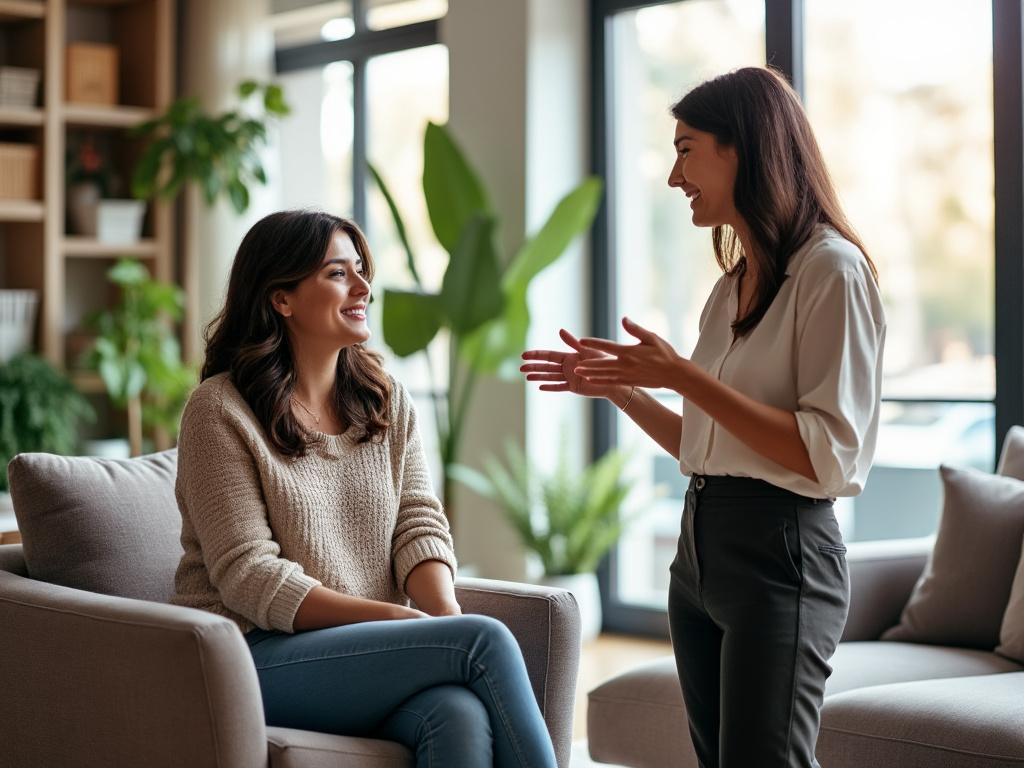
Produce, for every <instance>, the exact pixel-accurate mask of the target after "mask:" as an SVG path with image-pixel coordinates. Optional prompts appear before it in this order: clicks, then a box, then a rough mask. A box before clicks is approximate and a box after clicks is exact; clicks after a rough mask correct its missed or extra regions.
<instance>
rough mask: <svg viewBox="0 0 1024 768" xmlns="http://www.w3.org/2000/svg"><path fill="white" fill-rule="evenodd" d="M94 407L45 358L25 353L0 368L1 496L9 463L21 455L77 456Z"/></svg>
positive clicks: (4, 487) (6, 484)
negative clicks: (82, 430) (82, 427)
mask: <svg viewBox="0 0 1024 768" xmlns="http://www.w3.org/2000/svg"><path fill="white" fill-rule="evenodd" d="M94 418H95V413H94V412H93V410H92V407H91V406H90V405H89V402H88V400H86V399H85V398H84V397H83V396H82V395H81V394H79V392H78V391H77V390H76V389H75V387H74V385H73V384H72V383H71V382H70V381H69V380H68V378H67V377H66V376H65V375H64V374H62V373H60V372H59V371H58V370H56V369H55V368H54V367H53V366H52V365H50V363H48V362H47V361H46V360H43V359H42V358H40V357H36V356H35V355H30V354H21V355H17V356H15V357H12V358H11V359H10V360H8V361H7V362H6V363H4V364H3V365H0V462H2V463H3V466H2V471H0V492H6V491H7V489H8V480H7V463H8V462H9V461H10V460H11V459H12V458H14V457H15V456H16V455H18V454H19V453H25V452H29V451H45V452H46V453H60V454H69V453H73V452H74V451H75V450H76V449H77V447H78V443H79V437H80V435H79V426H80V425H81V424H82V422H87V421H92V420H93V419H94Z"/></svg>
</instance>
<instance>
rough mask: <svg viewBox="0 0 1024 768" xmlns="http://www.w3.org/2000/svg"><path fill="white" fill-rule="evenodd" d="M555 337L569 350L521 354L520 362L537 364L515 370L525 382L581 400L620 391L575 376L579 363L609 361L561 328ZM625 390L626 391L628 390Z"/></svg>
mask: <svg viewBox="0 0 1024 768" xmlns="http://www.w3.org/2000/svg"><path fill="white" fill-rule="evenodd" d="M558 335H559V336H560V337H561V338H562V341H564V342H565V343H566V344H567V345H568V346H569V347H571V348H572V349H573V351H572V352H561V351H557V350H551V349H529V350H527V351H526V352H523V355H522V357H523V359H524V360H538V361H541V362H536V363H525V364H524V365H522V366H520V368H519V370H520V371H522V372H523V373H525V374H526V380H527V381H542V382H545V383H544V384H541V386H540V389H541V390H543V391H544V392H572V393H573V394H576V395H583V396H584V397H612V396H613V395H616V394H620V393H621V392H622V390H623V387H621V386H616V385H614V384H599V383H596V382H592V381H588V380H587V379H585V378H583V377H582V376H580V375H579V374H578V373H576V371H577V368H578V366H579V365H581V364H583V363H586V362H588V361H598V360H603V359H611V358H609V357H608V356H607V355H605V354H604V353H603V352H599V351H597V350H595V349H585V348H584V347H583V346H582V344H581V342H580V340H579V339H577V338H576V337H575V336H573V335H572V334H571V333H569V332H568V331H567V330H565V329H564V328H563V329H561V330H560V331H559V332H558ZM625 389H626V390H627V391H628V389H629V388H628V387H626V388H625Z"/></svg>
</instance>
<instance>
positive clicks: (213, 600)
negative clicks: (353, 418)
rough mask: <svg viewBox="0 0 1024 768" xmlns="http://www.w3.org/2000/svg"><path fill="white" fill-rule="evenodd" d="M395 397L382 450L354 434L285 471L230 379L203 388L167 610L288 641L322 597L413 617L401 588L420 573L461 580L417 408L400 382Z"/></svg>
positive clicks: (181, 487)
mask: <svg viewBox="0 0 1024 768" xmlns="http://www.w3.org/2000/svg"><path fill="white" fill-rule="evenodd" d="M392 388H393V389H392V396H391V427H390V428H389V429H388V430H387V433H386V436H385V439H384V441H383V442H382V443H376V442H369V443H363V444H359V443H357V442H356V440H355V437H354V436H353V435H352V433H353V432H354V431H355V430H353V429H350V430H348V431H347V432H346V433H344V434H342V435H328V436H325V438H324V441H323V442H322V443H320V444H318V445H315V446H311V447H310V449H309V450H308V451H307V453H306V455H305V456H304V457H303V458H301V459H290V458H288V457H285V456H282V455H281V454H279V453H278V452H277V451H276V450H275V449H274V447H273V445H272V444H271V443H270V442H269V441H268V440H267V438H266V437H265V433H264V431H263V428H262V427H261V426H260V424H259V422H258V421H257V420H256V416H255V415H254V414H253V412H252V410H251V409H250V408H249V405H248V404H247V403H246V402H245V400H244V399H243V398H242V396H241V394H239V392H238V390H237V389H235V387H234V385H233V384H232V383H231V381H230V379H229V377H228V374H220V375H217V376H212V377H210V378H209V379H207V380H206V381H204V382H203V383H202V384H200V385H199V387H198V388H197V389H196V391H195V392H194V393H193V394H192V397H191V398H190V399H189V402H188V405H187V406H186V407H185V412H184V414H183V415H182V419H181V433H180V435H179V438H178V480H177V485H176V492H177V498H178V507H179V509H180V510H181V517H182V530H181V543H182V546H183V547H184V549H185V553H184V555H182V558H181V563H180V564H179V565H178V571H177V573H176V575H175V579H174V586H175V593H176V594H175V596H174V597H173V598H172V601H171V602H173V603H175V604H176V605H186V606H190V607H193V608H202V609H204V610H208V611H212V612H214V613H218V614H220V615H222V616H226V617H228V618H229V619H232V620H234V621H235V622H236V623H237V624H238V625H239V627H240V628H241V630H242V632H248V631H249V630H250V629H252V628H253V627H254V626H258V627H262V628H264V629H277V630H281V631H283V632H292V631H294V630H293V627H292V622H293V621H294V618H295V612H296V610H298V607H299V604H300V603H301V602H302V601H303V600H304V599H305V597H306V595H307V594H308V593H309V591H310V590H311V589H313V587H315V586H318V585H321V584H322V585H323V586H325V587H329V588H330V589H333V590H336V591H338V592H342V593H345V594H348V595H353V596H356V597H364V598H369V599H371V600H382V601H387V602H391V603H398V604H404V603H406V602H407V599H406V596H405V594H404V591H403V588H404V585H405V579H406V577H407V576H408V575H409V572H410V571H412V569H413V568H415V567H416V566H417V565H418V564H420V563H421V562H423V561H425V560H440V561H442V562H444V563H446V564H447V565H448V566H449V567H450V568H451V569H452V573H453V574H454V572H455V568H456V563H455V554H454V552H453V551H452V539H451V536H450V535H449V533H448V523H447V521H446V519H445V516H444V514H443V513H442V510H441V503H440V502H439V501H438V500H437V497H436V495H435V494H434V492H433V489H432V486H431V482H430V476H429V472H428V470H427V465H426V461H425V458H424V454H423V447H422V445H421V443H420V437H419V432H418V430H417V427H416V412H415V409H414V407H413V404H412V400H411V399H410V397H409V394H408V393H407V392H406V391H405V388H404V387H402V385H401V384H399V383H398V382H397V381H395V380H394V379H392Z"/></svg>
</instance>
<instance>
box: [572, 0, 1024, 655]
mask: <svg viewBox="0 0 1024 768" xmlns="http://www.w3.org/2000/svg"><path fill="white" fill-rule="evenodd" d="M677 1H678V0H591V6H590V12H591V14H590V23H591V30H590V37H591V67H590V72H591V103H592V104H593V115H592V117H593V122H592V133H591V143H590V146H591V169H592V172H593V173H594V174H596V175H598V176H600V177H602V178H604V179H605V182H606V189H607V190H609V194H613V193H614V189H615V179H614V173H613V171H614V163H613V155H612V151H613V148H614V146H615V141H614V135H613V124H612V117H613V115H614V114H615V105H614V97H615V94H614V93H613V92H612V82H613V78H611V77H609V72H611V70H612V67H613V66H614V50H613V46H612V44H611V39H612V38H611V35H610V32H609V30H610V25H611V24H612V22H613V18H614V16H615V15H616V14H618V13H621V12H623V11H631V10H636V9H639V8H645V7H649V6H655V5H666V4H668V3H670V2H677ZM685 1H686V0H683V2H685ZM1022 4H1024V0H992V27H993V29H992V34H993V38H992V42H993V49H992V56H993V73H992V79H993V83H992V85H993V127H994V136H993V139H994V153H993V164H994V171H995V185H994V195H995V242H994V245H995V327H994V334H995V339H994V347H993V348H994V352H995V365H996V392H995V397H994V399H992V400H989V399H984V398H981V399H971V398H960V399H957V398H951V399H944V400H928V399H922V398H890V397H887V398H884V399H885V400H886V401H888V402H907V403H951V402H985V403H992V402H994V404H995V411H996V435H995V439H996V448H997V449H998V447H999V446H1001V445H1002V443H1003V439H1004V438H1005V436H1006V433H1007V432H1008V431H1009V429H1010V427H1011V426H1013V425H1014V424H1024V216H1022V213H1021V212H1022V211H1024V92H1022V88H1024V56H1022V39H1024V34H1022V21H1024V13H1022ZM764 6H765V60H766V61H767V62H768V63H769V64H771V65H773V66H775V67H777V68H778V69H780V70H781V71H782V72H784V73H785V74H786V76H787V77H788V78H789V79H790V82H791V83H792V84H793V86H794V88H795V89H796V91H797V93H799V94H801V96H802V95H803V86H804V77H803V75H804V65H803V56H804V45H803V20H804V7H803V6H804V3H803V0H764ZM610 210H611V208H610V205H609V199H608V196H606V198H605V200H604V201H602V204H601V207H600V209H599V210H598V214H597V219H596V221H595V224H594V231H593V238H592V262H591V263H592V269H591V286H590V290H591V327H592V331H593V333H595V334H596V335H598V336H604V337H609V338H610V337H612V335H613V334H614V333H615V332H616V322H615V317H616V316H617V315H616V302H615V284H616V275H615V268H616V264H615V260H614V258H613V253H612V247H611V244H612V243H614V242H615V238H614V234H615V232H614V225H615V222H614V221H612V219H611V216H610V214H609V211H610ZM592 407H593V410H592V418H593V430H592V433H591V434H592V441H591V452H592V455H593V456H594V457H597V456H601V455H603V454H604V453H605V452H606V451H607V450H608V449H610V448H611V447H613V446H615V445H616V442H617V435H616V416H615V411H614V409H613V408H612V406H611V405H610V404H609V403H607V402H605V401H603V400H596V401H595V402H594V403H593V406H592ZM997 455H998V454H997ZM618 567H619V555H618V550H617V548H613V549H612V550H611V552H610V553H609V555H608V557H607V558H605V560H604V561H603V562H602V564H601V566H600V567H599V569H598V578H599V581H600V585H601V601H602V609H603V614H604V629H605V630H606V631H616V632H627V633H630V634H638V635H648V636H652V637H668V620H667V616H666V612H665V610H664V609H653V608H649V607H645V606H639V605H635V604H631V603H627V602H625V601H624V600H622V599H621V597H620V596H619V595H618V594H617V588H616V584H617V578H616V576H617V573H618Z"/></svg>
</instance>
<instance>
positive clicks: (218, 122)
mask: <svg viewBox="0 0 1024 768" xmlns="http://www.w3.org/2000/svg"><path fill="white" fill-rule="evenodd" d="M237 93H238V96H239V99H240V100H241V101H242V103H243V104H244V103H245V102H248V101H251V100H253V99H255V100H258V102H259V107H258V108H256V109H250V110H249V111H245V110H243V109H242V107H241V106H240V107H239V109H232V110H228V111H226V112H222V113H220V114H208V113H207V112H205V111H204V110H203V109H202V107H201V106H200V105H199V101H198V100H197V99H195V98H191V97H185V98H181V99H178V100H177V101H175V102H174V103H173V104H171V106H169V107H168V108H167V110H166V111H165V112H164V113H163V114H162V115H160V116H159V117H157V118H155V119H153V120H149V121H147V122H145V123H143V124H142V125H140V126H138V127H137V128H135V129H134V135H136V136H139V137H141V138H142V139H144V140H145V141H146V142H147V144H146V149H145V151H144V152H143V153H142V156H141V158H140V159H139V162H138V164H137V165H136V167H135V172H134V175H133V176H132V195H133V196H135V197H136V198H139V199H149V198H153V197H157V196H160V197H165V198H173V197H174V196H176V195H177V194H178V192H179V190H180V189H181V187H182V185H184V184H185V183H186V182H189V181H193V182H195V183H196V184H198V186H199V188H200V189H201V190H202V193H203V197H204V198H205V200H206V203H207V205H213V204H214V203H215V202H216V201H217V199H218V198H219V197H221V196H223V195H227V197H228V199H229V200H230V201H231V205H232V206H233V207H234V209H235V211H236V212H238V213H244V212H245V211H246V210H247V209H248V208H249V189H250V187H251V186H252V185H253V184H266V183H267V174H266V171H265V170H264V169H263V163H262V161H261V160H260V156H259V151H260V148H261V147H262V146H263V145H265V144H266V141H267V128H268V125H269V124H270V122H271V121H272V120H273V119H276V118H281V117H284V116H285V115H287V114H289V112H290V111H291V109H290V108H289V106H288V104H287V103H286V102H285V100H284V93H283V92H282V90H281V86H279V85H274V84H267V83H257V82H256V81H254V80H246V81H244V82H242V83H241V84H239V86H238V90H237Z"/></svg>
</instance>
